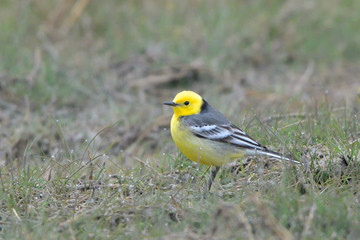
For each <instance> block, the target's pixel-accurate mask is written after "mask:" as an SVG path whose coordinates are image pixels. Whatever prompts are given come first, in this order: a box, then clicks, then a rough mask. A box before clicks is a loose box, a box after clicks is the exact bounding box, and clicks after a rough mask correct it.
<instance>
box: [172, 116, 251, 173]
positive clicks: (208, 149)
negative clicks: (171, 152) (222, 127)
mask: <svg viewBox="0 0 360 240" xmlns="http://www.w3.org/2000/svg"><path fill="white" fill-rule="evenodd" d="M171 136H172V138H173V140H174V142H175V144H176V146H177V147H178V148H179V149H180V150H181V152H182V153H183V154H184V155H185V156H186V157H187V158H189V159H190V160H191V161H194V162H196V163H200V164H204V165H208V166H220V165H223V164H225V163H228V162H231V161H233V160H234V159H238V158H241V157H242V156H243V155H244V154H243V152H242V151H241V150H240V149H238V148H235V147H234V146H232V145H230V144H225V143H221V142H215V141H212V140H208V139H205V138H200V137H197V136H195V135H194V134H193V133H192V132H191V131H190V129H188V128H187V127H186V126H184V124H183V123H182V122H181V119H180V118H179V117H176V116H175V115H173V117H172V119H171Z"/></svg>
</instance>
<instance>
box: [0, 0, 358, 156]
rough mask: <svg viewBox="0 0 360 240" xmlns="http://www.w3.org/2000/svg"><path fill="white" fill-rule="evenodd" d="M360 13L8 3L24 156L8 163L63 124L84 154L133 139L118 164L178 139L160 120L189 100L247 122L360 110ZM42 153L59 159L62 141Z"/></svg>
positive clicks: (5, 58) (311, 7) (311, 5)
mask: <svg viewBox="0 0 360 240" xmlns="http://www.w3.org/2000/svg"><path fill="white" fill-rule="evenodd" d="M359 9H360V3H359V2H358V1H346V2H344V1H325V0H324V1H322V0H320V1H271V2H269V1H260V0H258V1H215V0H210V1H200V0H193V1H152V0H150V1H106V2H102V1H101V2H100V1H86V0H82V1H81V0H79V1H75V0H73V1H71V0H63V1H37V0H31V1H30V0H26V1H25V0H24V1H16V2H15V1H9V0H8V1H6V0H4V1H2V2H1V7H0V22H1V24H0V33H1V34H0V45H1V48H0V77H1V82H0V84H1V88H0V91H1V101H2V103H3V104H2V108H3V109H2V122H1V125H2V126H1V127H2V129H3V131H4V134H5V136H6V137H9V138H11V141H10V142H11V145H12V146H11V147H8V148H6V147H3V149H2V150H0V151H1V152H2V153H1V154H0V158H1V161H2V162H4V161H5V160H6V161H12V160H13V159H12V158H14V156H15V158H16V157H19V156H21V155H22V153H21V151H22V150H23V148H24V147H20V150H17V151H20V152H16V151H15V150H14V151H13V150H12V149H13V148H14V145H16V144H18V143H19V141H21V140H23V141H24V142H27V141H28V140H29V139H32V138H34V137H35V136H40V137H39V138H40V139H42V137H43V136H44V137H45V136H46V138H47V139H49V137H50V138H51V137H52V135H54V132H49V131H50V130H51V126H52V125H53V123H52V121H53V120H54V119H57V120H60V121H61V122H62V123H63V124H65V125H66V127H65V129H64V131H68V132H69V134H68V135H67V139H68V140H69V141H72V144H75V145H77V144H79V142H81V141H83V140H85V139H87V138H91V137H93V136H94V134H95V133H96V132H98V131H100V130H101V129H102V128H103V127H104V126H106V125H108V124H111V123H113V122H115V121H117V120H120V122H122V124H120V129H121V128H122V127H123V128H124V129H123V130H121V131H120V130H119V131H120V133H118V134H123V135H126V136H125V137H118V138H116V139H114V138H113V137H111V136H109V137H108V138H107V139H111V140H110V142H112V143H114V142H115V143H116V144H115V145H118V146H119V147H118V148H116V149H115V150H114V154H115V155H116V152H118V151H119V150H120V149H122V148H126V147H128V145H131V144H133V143H135V142H136V138H137V136H138V135H139V134H141V133H142V132H144V131H148V132H149V131H150V130H147V129H148V128H149V127H150V128H151V127H152V128H153V129H152V130H151V131H154V128H156V127H160V128H161V129H162V128H163V127H166V125H167V124H166V120H164V119H163V120H161V121H160V120H159V121H160V122H157V120H156V118H157V116H159V115H162V114H164V113H166V114H170V110H169V109H166V110H164V108H163V107H162V106H161V103H162V102H163V101H166V100H171V99H172V98H173V97H174V96H175V94H176V93H177V92H178V91H180V90H184V89H192V90H195V91H198V92H199V93H200V94H202V95H204V97H205V98H207V99H209V98H211V99H209V100H210V103H212V104H213V105H215V106H216V107H218V108H220V109H221V110H222V111H223V112H224V113H225V114H227V116H229V117H230V118H232V119H233V120H234V121H235V122H239V121H241V119H242V117H240V116H243V115H241V114H246V113H247V110H248V109H250V111H256V112H260V113H264V111H265V113H264V114H266V115H268V114H269V112H270V113H273V111H278V112H279V111H280V112H283V111H285V112H299V111H302V109H304V108H306V107H309V106H312V105H313V103H314V102H317V100H318V99H324V98H328V99H330V103H331V104H333V105H335V106H336V105H342V104H344V101H346V102H347V103H348V104H350V105H353V104H354V103H355V99H356V89H357V88H358V85H359V83H358V75H359V59H360V44H359V43H360V32H359V31H358V23H359V21H360V16H359V14H358V12H359V11H358V10H359ZM279 106H281V107H279ZM284 108H285V109H284ZM266 111H267V112H266ZM239 114H240V115H239ZM144 126H146V127H144ZM156 132H157V131H156V129H155V134H156ZM66 134H67V133H66ZM14 135H16V136H14ZM73 135H76V137H75V136H73ZM150 135H151V134H150V133H147V135H146V136H145V137H143V138H144V139H145V138H146V139H148V138H151V136H150ZM144 139H142V140H144ZM55 140H56V139H55ZM104 141H107V140H104ZM4 144H5V143H4V140H3V144H2V146H4ZM20 145H21V144H20ZM39 145H41V146H39V147H40V151H42V152H45V153H47V154H48V155H51V154H54V152H55V151H56V145H57V141H55V142H53V141H52V140H49V141H46V143H42V144H39ZM106 145H109V142H105V143H104V146H106ZM145 145H146V144H145ZM142 146H143V145H142ZM142 146H141V147H140V148H142ZM124 150H125V149H124ZM138 150H139V151H140V152H141V149H138ZM145 151H147V152H148V151H149V148H146V150H145ZM156 151H159V148H156ZM140 155H141V154H140Z"/></svg>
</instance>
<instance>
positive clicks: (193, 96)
mask: <svg viewBox="0 0 360 240" xmlns="http://www.w3.org/2000/svg"><path fill="white" fill-rule="evenodd" d="M164 104H165V105H169V106H172V107H173V109H174V114H175V116H177V117H181V116H188V115H193V114H197V113H199V112H200V111H201V106H202V104H203V99H202V97H201V96H200V95H199V94H197V93H196V92H193V91H182V92H180V93H178V94H177V95H176V96H175V98H174V100H173V101H172V102H165V103H164Z"/></svg>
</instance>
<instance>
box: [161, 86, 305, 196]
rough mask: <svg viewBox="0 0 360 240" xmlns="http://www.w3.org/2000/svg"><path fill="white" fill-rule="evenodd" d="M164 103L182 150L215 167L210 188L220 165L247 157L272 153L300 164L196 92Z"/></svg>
mask: <svg viewBox="0 0 360 240" xmlns="http://www.w3.org/2000/svg"><path fill="white" fill-rule="evenodd" d="M164 105H168V106H171V107H172V108H173V111H174V114H173V116H172V118H171V123H170V131H171V136H172V139H173V141H174V142H175V144H176V146H177V147H178V148H179V149H180V151H181V152H182V153H183V154H184V155H185V156H186V157H187V158H188V159H190V160H192V161H193V162H196V163H198V164H203V165H207V166H210V167H213V168H214V167H215V168H214V170H212V172H211V174H210V177H209V180H208V184H207V186H208V191H210V190H211V186H212V183H213V181H214V179H215V177H216V175H217V173H218V171H219V169H220V166H222V165H224V164H226V163H229V162H233V161H235V160H237V159H241V158H242V157H244V156H269V157H273V158H275V159H277V160H285V161H290V162H293V163H297V164H301V163H300V162H299V161H296V160H291V159H289V158H286V157H284V156H283V155H282V154H280V153H277V152H275V151H272V150H270V149H268V148H267V147H265V146H263V145H262V144H260V143H259V142H257V141H255V140H254V139H253V138H252V137H250V136H249V135H247V134H246V133H245V132H244V131H243V130H241V129H240V128H239V127H237V126H235V125H234V124H232V123H231V122H230V121H229V120H228V119H227V118H226V117H225V116H224V115H223V114H222V113H220V112H219V111H218V110H216V109H215V108H214V107H212V106H211V105H210V104H209V103H208V102H207V101H206V100H205V99H204V98H203V97H201V96H200V95H199V94H197V93H196V92H193V91H182V92H180V93H178V94H177V95H176V96H175V98H174V100H173V101H170V102H164Z"/></svg>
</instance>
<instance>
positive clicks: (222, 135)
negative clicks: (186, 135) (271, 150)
mask: <svg viewBox="0 0 360 240" xmlns="http://www.w3.org/2000/svg"><path fill="white" fill-rule="evenodd" d="M190 128H191V130H192V132H193V134H194V135H196V136H197V137H200V138H206V139H209V140H213V141H218V142H223V143H228V144H232V145H235V146H237V147H242V148H246V149H252V150H254V149H257V150H262V151H264V150H265V151H266V150H267V149H266V147H264V146H262V145H261V144H260V143H258V142H256V141H255V140H254V139H252V138H251V137H249V136H248V135H246V133H245V132H244V131H242V130H241V129H240V128H238V127H236V126H235V125H232V124H226V125H202V126H190Z"/></svg>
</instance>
